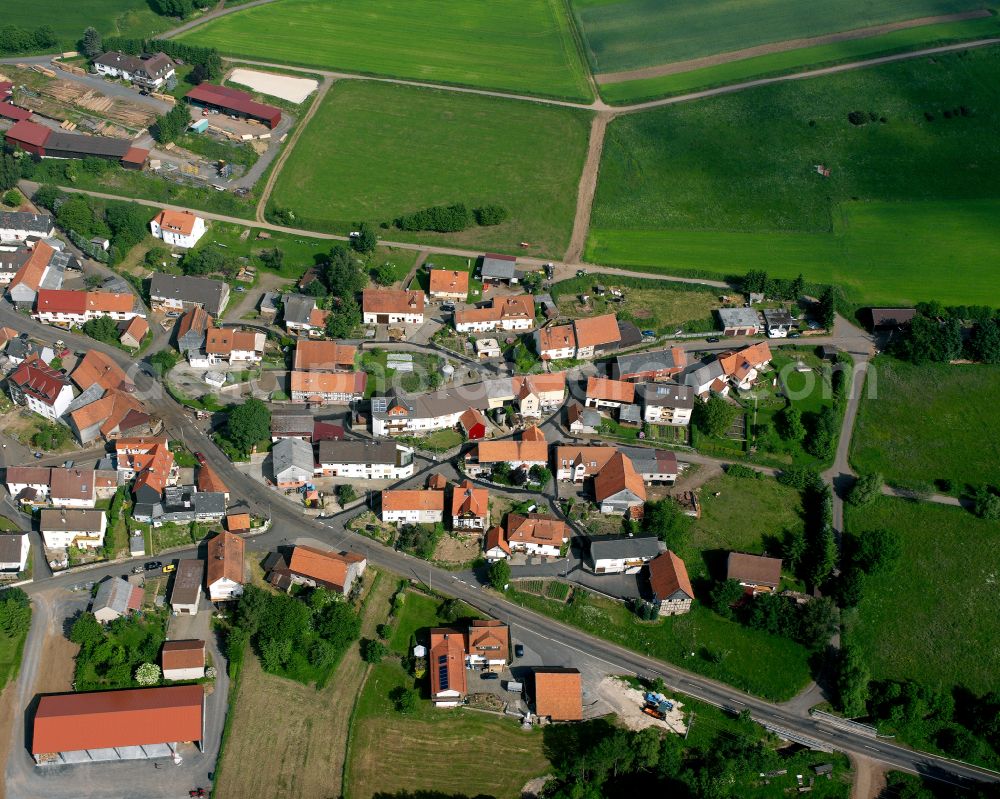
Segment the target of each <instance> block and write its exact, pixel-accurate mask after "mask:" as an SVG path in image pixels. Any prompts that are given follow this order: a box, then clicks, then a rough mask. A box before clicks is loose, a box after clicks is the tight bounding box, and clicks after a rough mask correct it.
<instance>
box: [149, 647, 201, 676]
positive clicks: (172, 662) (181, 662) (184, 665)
mask: <svg viewBox="0 0 1000 799" xmlns="http://www.w3.org/2000/svg"><path fill="white" fill-rule="evenodd" d="M160 663H162V664H163V679H164V680H200V679H201V678H202V677H204V676H205V642H204V641H200V640H197V639H189V640H183V641H164V642H163V649H162V650H161V651H160Z"/></svg>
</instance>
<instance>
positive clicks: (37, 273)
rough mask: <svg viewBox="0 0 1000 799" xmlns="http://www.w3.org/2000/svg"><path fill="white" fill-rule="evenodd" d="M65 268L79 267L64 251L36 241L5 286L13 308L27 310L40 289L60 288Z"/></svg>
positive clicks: (32, 305) (32, 306)
mask: <svg viewBox="0 0 1000 799" xmlns="http://www.w3.org/2000/svg"><path fill="white" fill-rule="evenodd" d="M68 268H77V269H78V268H79V263H78V262H77V260H76V259H75V258H73V257H72V256H71V255H70V254H69V253H67V252H60V251H59V250H56V249H54V248H53V247H51V246H49V244H48V243H47V242H44V241H36V242H35V243H34V246H33V247H32V248H31V252H30V254H28V256H27V257H26V258H25V259H24V260H23V261H22V262H21V266H20V267H19V268H18V270H17V272H16V273H15V274H14V276H13V277H12V278H11V279H10V282H9V283H8V284H7V296H9V297H10V301H11V302H12V303H14V305H15V306H17V308H19V309H21V308H26V309H28V310H31V309H32V308H34V307H35V300H36V298H37V297H38V292H39V291H40V290H41V289H57V288H60V287H61V286H62V283H63V276H64V274H65V272H66V269H68Z"/></svg>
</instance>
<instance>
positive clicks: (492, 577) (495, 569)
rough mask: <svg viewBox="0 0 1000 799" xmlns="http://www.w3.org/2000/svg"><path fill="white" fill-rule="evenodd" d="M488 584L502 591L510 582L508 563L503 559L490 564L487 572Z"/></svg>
mask: <svg viewBox="0 0 1000 799" xmlns="http://www.w3.org/2000/svg"><path fill="white" fill-rule="evenodd" d="M487 576H488V578H489V581H490V585H491V586H493V587H494V588H495V589H496V590H497V591H503V590H504V588H506V587H507V584H508V583H509V582H510V564H509V563H507V561H505V560H496V561H493V563H491V564H490V568H489V571H488V574H487Z"/></svg>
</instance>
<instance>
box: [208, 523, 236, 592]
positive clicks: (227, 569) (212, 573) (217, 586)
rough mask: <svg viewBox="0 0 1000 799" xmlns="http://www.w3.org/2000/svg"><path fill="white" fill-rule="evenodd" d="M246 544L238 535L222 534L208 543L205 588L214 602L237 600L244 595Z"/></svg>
mask: <svg viewBox="0 0 1000 799" xmlns="http://www.w3.org/2000/svg"><path fill="white" fill-rule="evenodd" d="M244 548H245V543H244V541H243V539H242V538H240V537H239V536H238V535H234V534H233V533H230V532H222V533H219V535H217V536H215V537H214V538H212V539H211V540H210V541H209V542H208V552H207V564H206V565H207V575H206V578H205V587H206V588H207V589H208V598H209V599H210V600H212V601H213V602H226V601H228V600H230V599H236V598H237V597H239V596H240V595H241V594H242V593H243V583H244V582H245V579H246V578H245V572H244V563H243V557H244V554H243V553H244Z"/></svg>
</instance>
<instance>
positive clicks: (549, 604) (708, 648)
mask: <svg viewBox="0 0 1000 799" xmlns="http://www.w3.org/2000/svg"><path fill="white" fill-rule="evenodd" d="M696 590H697V589H696ZM508 597H509V598H510V599H512V600H513V601H515V602H517V603H518V604H520V605H524V606H525V607H528V608H531V609H533V610H536V611H538V612H540V613H544V614H545V615H546V616H551V617H553V618H555V619H559V620H560V621H563V622H565V623H567V624H572V625H573V626H574V627H579V628H580V629H582V630H586V631H587V632H589V633H591V634H592V635H597V636H600V637H601V638H604V639H606V640H608V641H613V642H614V643H616V644H620V645H621V646H624V647H628V648H629V649H632V650H635V651H637V652H642V653H644V654H648V655H651V656H653V657H657V658H662V659H664V660H666V661H669V662H671V663H676V664H677V665H678V666H680V667H681V668H685V669H689V670H690V671H694V672H697V673H698V674H704V675H705V676H706V677H711V678H713V679H716V680H721V681H722V682H726V683H729V684H730V685H734V686H736V687H737V688H741V689H743V690H745V691H749V692H750V693H753V694H757V695H758V696H761V697H764V698H765V699H769V700H771V701H775V702H783V701H786V700H788V699H791V698H792V697H793V696H795V694H797V693H798V692H799V691H800V690H802V688H803V687H805V685H806V684H807V683H808V682H809V653H808V652H807V650H806V649H805V648H804V647H802V646H800V645H799V644H797V643H795V642H794V641H790V640H789V639H787V638H780V637H778V636H776V635H770V634H768V633H765V632H762V631H760V630H751V629H750V628H748V627H743V626H742V625H740V624H738V623H737V622H735V621H729V620H727V619H724V618H722V617H721V616H719V615H718V614H716V613H715V612H714V611H711V610H709V609H708V608H707V607H705V605H704V604H702V603H701V602H695V603H694V606H693V607H692V609H691V612H690V613H687V614H685V615H683V616H675V617H673V618H668V619H664V620H663V622H661V623H659V624H656V625H649V624H647V623H644V622H640V621H638V619H637V617H636V616H635V614H634V613H632V612H631V611H629V610H628V609H627V608H625V607H624V606H623V605H621V604H619V603H618V602H614V601H612V600H610V599H604V598H603V597H600V596H598V595H596V594H591V593H589V592H588V591H586V590H585V589H582V588H578V589H576V591H575V592H574V595H573V601H572V602H570V603H568V604H563V603H562V602H557V601H555V600H551V599H543V598H542V597H538V596H533V595H531V594H524V593H518V592H514V591H510V592H508ZM692 653H693V654H692ZM715 658H721V662H718V663H716V662H715ZM775 664H780V668H778V667H776V666H775Z"/></svg>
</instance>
